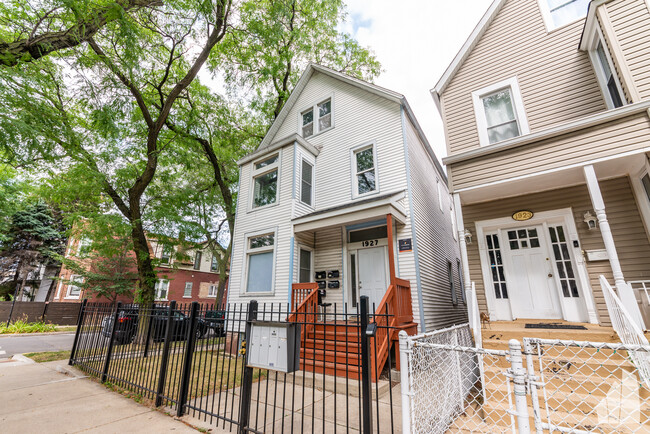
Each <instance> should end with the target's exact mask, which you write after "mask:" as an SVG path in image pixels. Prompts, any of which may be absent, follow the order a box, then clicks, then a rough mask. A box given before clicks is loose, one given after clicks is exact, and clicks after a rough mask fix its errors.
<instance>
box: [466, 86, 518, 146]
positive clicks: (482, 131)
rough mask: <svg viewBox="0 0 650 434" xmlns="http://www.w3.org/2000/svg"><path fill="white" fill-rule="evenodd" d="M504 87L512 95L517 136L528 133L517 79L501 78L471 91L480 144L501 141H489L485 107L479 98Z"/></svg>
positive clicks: (488, 144)
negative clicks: (517, 128) (496, 81)
mask: <svg viewBox="0 0 650 434" xmlns="http://www.w3.org/2000/svg"><path fill="white" fill-rule="evenodd" d="M506 88H510V93H511V95H512V102H513V104H514V107H513V109H514V111H515V118H516V119H517V125H518V126H519V136H518V137H521V136H524V135H526V134H528V133H530V127H529V126H528V118H527V117H526V110H525V109H524V100H523V98H522V97H521V90H520V89H519V82H518V81H517V77H512V78H509V79H507V80H503V81H500V82H498V83H494V84H491V85H490V86H486V87H484V88H483V89H479V90H477V91H474V92H472V101H473V102H474V115H475V116H476V127H477V129H478V137H479V142H480V145H481V146H493V145H496V144H497V143H501V142H495V143H490V139H489V137H488V132H487V118H486V117H485V109H484V107H483V101H482V100H481V98H483V97H484V96H486V95H489V94H491V93H494V92H497V91H499V90H502V89H506ZM513 138H514V137H513ZM508 140H511V139H508Z"/></svg>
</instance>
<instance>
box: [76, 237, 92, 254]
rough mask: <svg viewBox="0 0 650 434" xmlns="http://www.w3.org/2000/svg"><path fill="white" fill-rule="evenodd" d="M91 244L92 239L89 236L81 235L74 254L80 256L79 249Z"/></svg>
mask: <svg viewBox="0 0 650 434" xmlns="http://www.w3.org/2000/svg"><path fill="white" fill-rule="evenodd" d="M92 245H93V242H92V240H91V239H90V238H88V237H81V238H80V239H79V244H78V245H77V254H76V256H79V257H81V255H82V252H81V250H82V249H83V248H84V247H91V246H92Z"/></svg>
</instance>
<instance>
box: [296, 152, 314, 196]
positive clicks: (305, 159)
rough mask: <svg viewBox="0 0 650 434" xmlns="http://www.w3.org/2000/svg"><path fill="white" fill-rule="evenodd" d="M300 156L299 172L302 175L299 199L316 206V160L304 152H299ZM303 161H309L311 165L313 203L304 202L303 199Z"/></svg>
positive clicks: (300, 177)
mask: <svg viewBox="0 0 650 434" xmlns="http://www.w3.org/2000/svg"><path fill="white" fill-rule="evenodd" d="M299 155H300V158H299V159H298V164H299V166H298V173H299V174H300V176H299V177H298V182H299V186H300V187H299V189H298V200H299V201H300V203H301V204H303V205H305V206H308V207H311V208H314V202H316V194H315V192H316V190H315V188H314V186H315V185H316V182H315V181H316V162H315V161H314V160H312V159H310V158H308V157H307V156H306V155H304V154H303V153H302V152H301V153H299ZM303 161H305V162H307V164H309V165H310V166H311V204H309V203H306V202H303V200H302V163H303Z"/></svg>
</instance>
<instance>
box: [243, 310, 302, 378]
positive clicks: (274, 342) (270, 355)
mask: <svg viewBox="0 0 650 434" xmlns="http://www.w3.org/2000/svg"><path fill="white" fill-rule="evenodd" d="M248 366H251V367H254V368H261V369H270V370H272V371H279V372H294V371H296V370H298V368H299V366H300V326H299V325H298V324H295V323H288V322H271V321H253V323H252V324H251V338H250V343H249V345H248Z"/></svg>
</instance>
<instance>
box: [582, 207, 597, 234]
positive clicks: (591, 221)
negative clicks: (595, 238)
mask: <svg viewBox="0 0 650 434" xmlns="http://www.w3.org/2000/svg"><path fill="white" fill-rule="evenodd" d="M583 217H584V220H583V221H584V222H585V223H587V227H588V228H589V230H590V231H592V230H594V229H596V228H597V227H598V219H597V218H596V216H594V215H593V214H592V213H591V211H587V212H586V213H585V215H584V216H583Z"/></svg>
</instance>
